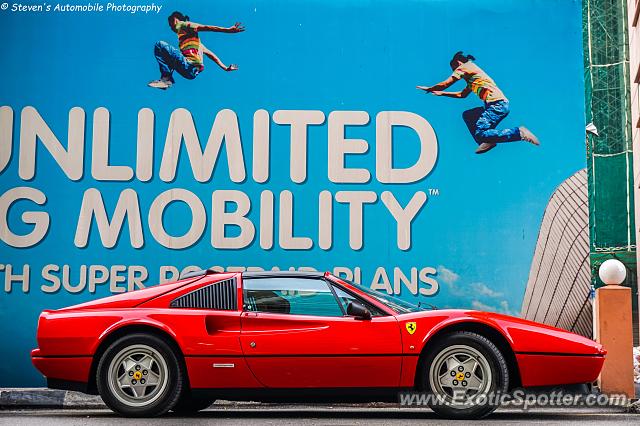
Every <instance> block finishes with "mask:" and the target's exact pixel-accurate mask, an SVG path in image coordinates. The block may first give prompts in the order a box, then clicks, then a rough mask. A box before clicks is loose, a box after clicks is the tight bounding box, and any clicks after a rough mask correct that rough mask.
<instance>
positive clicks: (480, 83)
mask: <svg viewBox="0 0 640 426" xmlns="http://www.w3.org/2000/svg"><path fill="white" fill-rule="evenodd" d="M473 61H475V58H474V57H473V56H471V55H464V54H463V53H462V52H457V53H456V54H455V55H454V56H453V59H451V62H450V65H451V69H452V70H453V74H451V76H449V78H447V79H446V80H445V81H443V82H441V83H438V84H435V85H433V86H417V88H418V89H420V90H424V91H425V92H427V93H431V94H433V95H436V96H448V97H450V98H466V97H467V96H468V95H469V93H471V92H473V93H475V94H476V95H478V97H479V98H480V100H482V101H483V102H484V107H478V108H473V109H471V110H468V111H465V112H464V113H463V114H462V117H463V119H464V121H465V123H467V127H468V128H469V131H470V132H471V135H472V136H473V138H474V139H475V141H476V143H477V144H478V145H479V146H478V149H477V150H476V154H484V153H485V152H487V151H489V150H491V149H493V148H495V146H496V144H499V143H504V142H516V141H525V142H529V143H532V144H533V145H540V142H539V141H538V138H537V137H536V136H535V135H534V134H533V133H532V132H531V131H530V130H529V129H527V128H526V127H524V126H520V127H511V128H508V129H502V130H498V129H496V127H497V126H498V124H500V122H501V121H502V120H503V119H504V118H505V117H506V116H507V115H509V100H508V99H507V97H506V96H505V95H504V93H502V91H501V90H500V89H499V88H498V86H497V85H496V83H495V82H494V81H493V79H492V78H491V77H489V76H488V75H487V73H485V72H484V71H483V70H482V68H480V67H479V66H478V65H476V64H475V62H473ZM461 79H463V80H465V81H466V82H467V86H466V87H465V88H464V89H462V91H460V92H443V91H442V90H443V89H446V88H447V87H449V86H451V85H452V84H454V83H456V82H457V81H458V80H461Z"/></svg>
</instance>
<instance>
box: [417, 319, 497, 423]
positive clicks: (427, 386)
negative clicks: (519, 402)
mask: <svg viewBox="0 0 640 426" xmlns="http://www.w3.org/2000/svg"><path fill="white" fill-rule="evenodd" d="M427 345H428V346H427V347H428V352H427V353H426V355H425V356H424V358H423V360H422V368H421V369H420V375H421V376H420V381H419V383H420V385H421V388H422V389H423V390H424V391H426V392H427V393H430V394H431V395H429V407H430V408H431V409H432V410H433V411H434V412H435V413H436V414H438V415H439V416H441V417H444V418H448V419H480V418H483V417H486V416H488V415H489V414H491V413H492V412H493V411H494V410H495V409H496V408H498V403H497V402H498V401H497V400H496V396H499V395H500V394H504V393H506V392H507V390H508V388H509V368H508V366H507V362H506V360H505V358H504V356H503V355H502V353H501V352H500V350H499V349H498V348H497V347H496V345H495V344H493V342H491V340H489V339H487V338H486V337H484V336H482V335H480V334H477V333H472V332H468V331H457V332H453V333H451V334H447V335H445V336H443V337H442V338H439V339H438V340H437V341H435V342H434V343H432V344H430V343H427ZM430 345H431V346H430ZM469 348H471V349H469ZM456 351H460V352H456ZM464 351H467V352H469V351H470V352H475V353H476V355H478V354H479V356H478V359H479V360H480V361H481V363H480V364H479V365H483V366H484V368H483V367H480V366H478V367H473V370H474V372H473V373H470V372H469V371H466V370H464V368H465V367H462V368H463V370H462V371H460V370H458V369H459V368H460V366H458V367H456V368H455V369H453V370H451V371H450V372H448V366H449V364H448V363H447V365H446V366H445V365H444V364H442V362H443V360H444V359H445V358H446V356H447V355H448V354H456V353H457V354H461V355H458V357H461V358H460V359H463V360H464V353H463V352H464ZM450 357H451V356H449V358H450ZM470 358H471V357H470ZM475 359H476V358H473V360H475ZM483 359H484V360H486V363H484V361H483ZM434 362H435V363H437V365H436V364H434ZM445 362H446V361H445ZM454 362H455V361H454ZM438 365H440V366H441V370H438ZM454 365H455V364H454ZM477 368H480V369H481V371H480V373H482V371H484V370H485V369H486V370H487V371H490V377H487V376H488V375H486V376H484V377H483V378H482V379H480V380H478V382H480V383H482V385H481V387H480V389H479V390H478V391H477V393H476V394H475V395H473V396H474V397H475V398H473V397H472V398H470V400H469V404H466V405H465V404H455V403H454V402H453V399H452V400H451V401H449V400H448V399H447V397H446V396H445V395H444V393H446V389H444V388H443V386H442V385H440V384H438V383H434V382H433V380H435V377H434V375H435V376H438V377H444V374H443V372H444V373H447V374H450V375H451V376H452V377H451V383H452V384H453V383H456V385H458V383H462V382H454V380H455V379H456V377H454V376H453V372H454V371H455V372H456V375H457V373H458V372H460V373H463V375H465V376H466V375H467V374H468V373H469V374H474V377H477V376H476V375H480V374H479V373H478V370H477ZM436 370H438V371H436ZM432 372H433V373H434V374H432ZM482 374H485V373H482ZM440 380H441V381H447V382H448V377H447V378H446V379H440ZM463 380H464V379H463ZM469 380H471V379H469ZM465 383H466V380H465ZM469 383H471V382H469ZM460 386H462V385H460ZM465 386H466V385H465ZM450 389H451V390H452V389H453V386H452V387H451V388H450ZM462 391H463V392H473V391H469V390H466V389H462ZM465 395H466V394H465ZM487 396H488V397H489V398H487ZM438 397H440V398H438ZM442 397H444V399H443V398H442Z"/></svg>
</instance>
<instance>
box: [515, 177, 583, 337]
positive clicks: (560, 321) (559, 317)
mask: <svg viewBox="0 0 640 426" xmlns="http://www.w3.org/2000/svg"><path fill="white" fill-rule="evenodd" d="M590 292H591V272H590V265H589V196H588V193H587V171H586V169H583V170H580V171H579V172H577V173H576V174H575V175H573V176H571V177H570V178H569V179H567V180H566V181H564V182H563V183H562V184H561V185H560V186H559V187H558V188H557V189H556V190H555V192H554V193H553V195H552V196H551V199H550V200H549V204H548V205H547V208H546V210H545V212H544V217H543V219H542V224H541V225H540V232H539V234H538V242H537V244H536V249H535V253H534V255H533V261H532V262H531V270H530V272H529V280H528V282H527V288H526V291H525V295H524V300H523V302H522V312H521V315H522V317H523V318H526V319H529V320H532V321H538V322H542V323H544V324H548V325H552V326H554V327H560V328H564V329H566V330H570V331H573V332H575V333H578V334H582V335H583V336H587V337H592V333H593V332H592V329H593V320H592V318H593V308H592V303H591V298H590Z"/></svg>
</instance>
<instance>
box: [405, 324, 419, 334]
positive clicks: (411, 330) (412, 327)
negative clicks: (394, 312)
mask: <svg viewBox="0 0 640 426" xmlns="http://www.w3.org/2000/svg"><path fill="white" fill-rule="evenodd" d="M404 326H405V327H406V328H407V331H408V332H409V334H413V333H415V332H416V328H418V327H417V326H416V323H415V322H413V321H410V322H408V323H405V325H404Z"/></svg>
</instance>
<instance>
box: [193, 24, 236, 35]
mask: <svg viewBox="0 0 640 426" xmlns="http://www.w3.org/2000/svg"><path fill="white" fill-rule="evenodd" d="M189 26H190V27H191V28H192V29H194V30H196V31H198V32H200V31H213V32H217V33H241V32H243V31H244V25H242V23H240V22H236V23H235V24H233V26H231V27H217V26H215V25H204V24H198V23H196V22H189Z"/></svg>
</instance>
